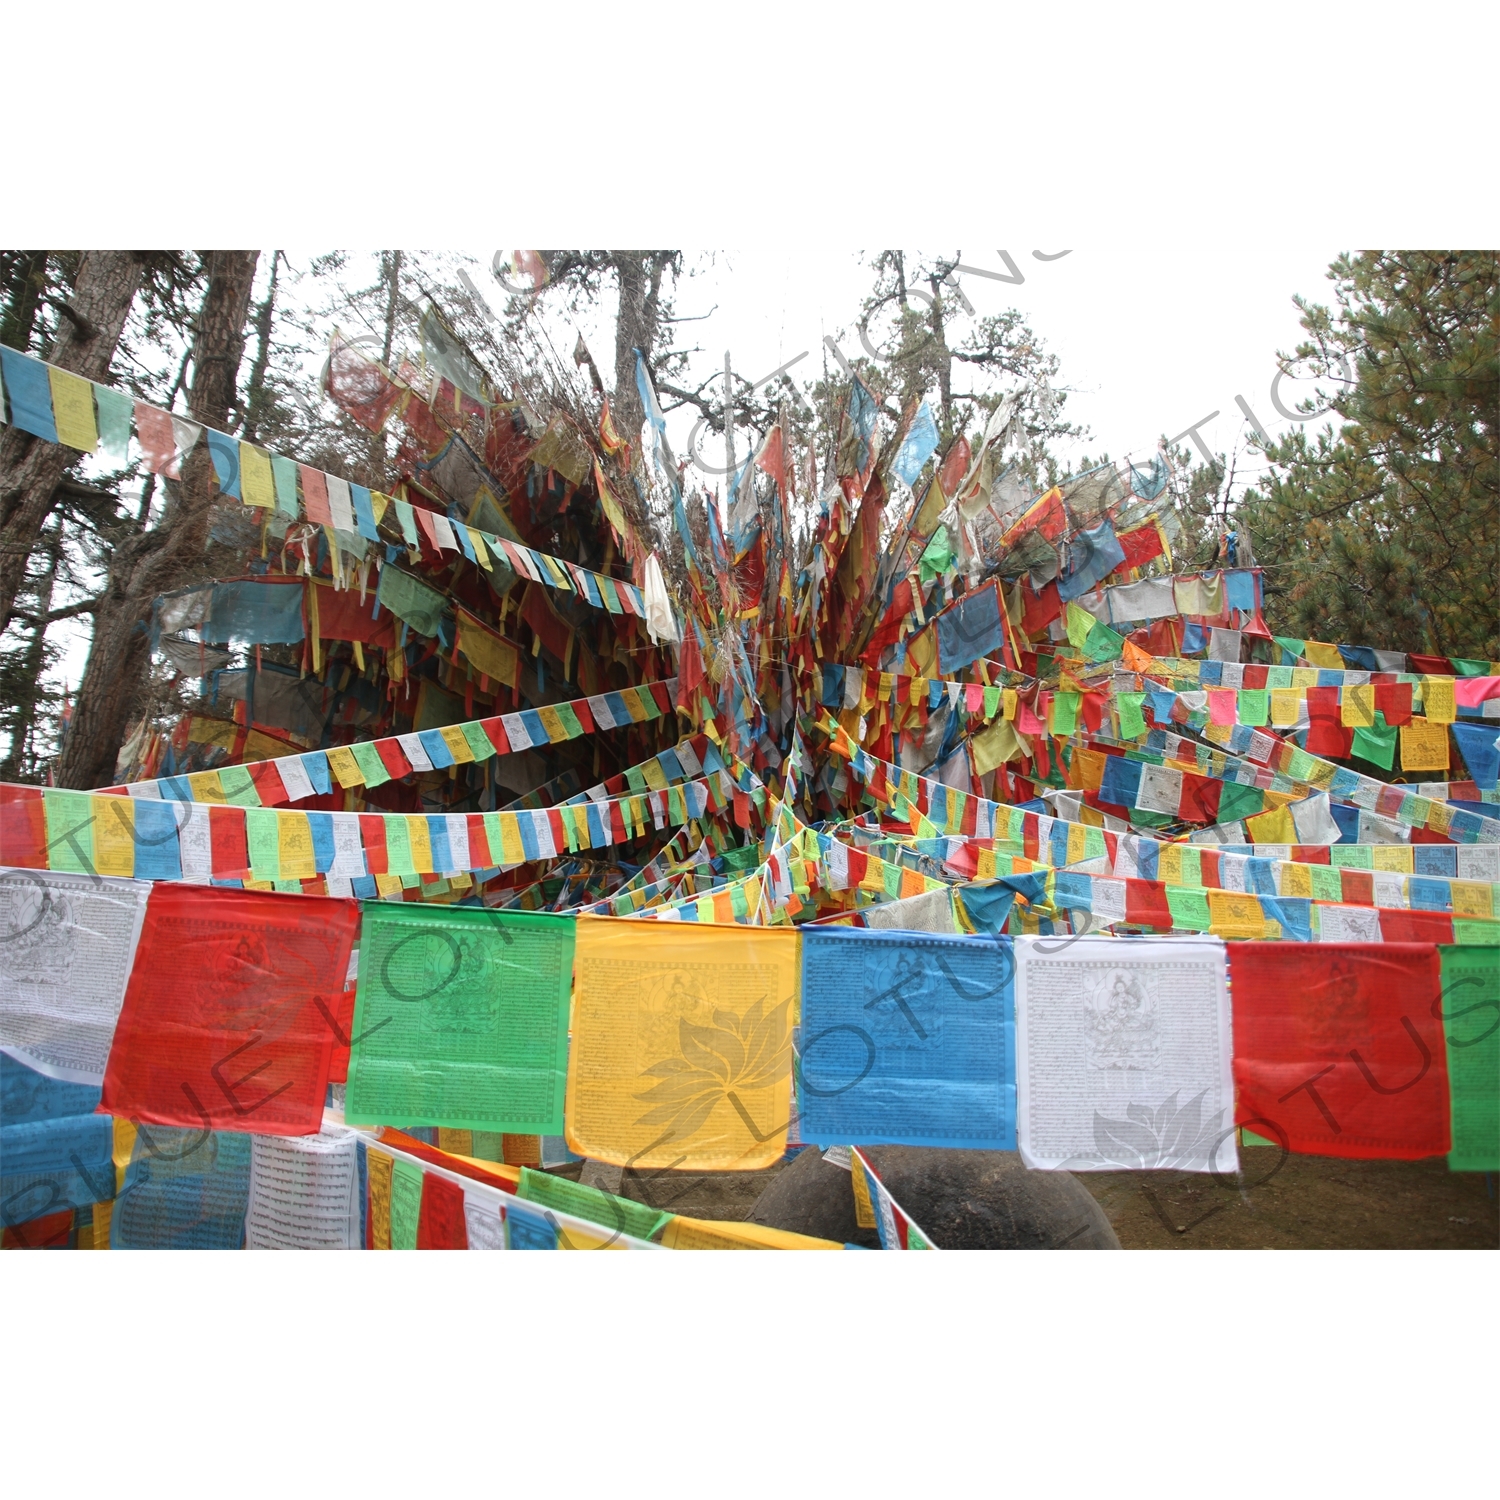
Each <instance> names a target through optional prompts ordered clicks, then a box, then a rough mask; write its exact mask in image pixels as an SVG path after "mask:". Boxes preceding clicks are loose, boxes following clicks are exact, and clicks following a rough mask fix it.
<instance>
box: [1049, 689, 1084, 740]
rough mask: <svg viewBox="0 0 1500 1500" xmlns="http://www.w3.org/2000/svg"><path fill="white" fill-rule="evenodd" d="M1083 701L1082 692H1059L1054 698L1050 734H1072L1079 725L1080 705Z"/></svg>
mask: <svg viewBox="0 0 1500 1500" xmlns="http://www.w3.org/2000/svg"><path fill="white" fill-rule="evenodd" d="M1082 701H1083V695H1082V694H1081V693H1058V694H1057V695H1056V696H1055V697H1054V698H1053V699H1052V723H1051V724H1050V725H1049V726H1048V729H1047V733H1048V734H1072V733H1073V731H1074V729H1075V728H1077V725H1078V705H1079V703H1081V702H1082Z"/></svg>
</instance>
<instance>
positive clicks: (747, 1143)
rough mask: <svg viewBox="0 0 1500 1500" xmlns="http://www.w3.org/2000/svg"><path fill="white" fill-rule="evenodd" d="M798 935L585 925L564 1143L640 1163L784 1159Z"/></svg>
mask: <svg viewBox="0 0 1500 1500" xmlns="http://www.w3.org/2000/svg"><path fill="white" fill-rule="evenodd" d="M797 941H798V934H797V933H796V932H795V931H790V930H785V929H775V928H757V927H741V926H687V925H680V924H676V923H672V924H661V923H637V922H631V921H629V920H628V919H626V920H621V919H618V918H611V917H592V916H582V917H579V918H578V919H577V950H576V953H575V959H574V980H573V1044H572V1055H571V1058H570V1060H569V1065H568V1091H567V1107H566V1110H565V1117H566V1121H567V1131H566V1133H567V1141H568V1146H569V1148H570V1149H571V1150H573V1151H576V1152H578V1153H579V1155H581V1156H588V1157H591V1158H593V1159H595V1160H598V1161H605V1162H610V1163H612V1164H615V1165H619V1166H625V1165H629V1166H631V1167H633V1168H653V1167H665V1168H670V1169H674V1170H700V1171H752V1170H754V1169H756V1168H758V1167H766V1166H770V1165H771V1164H772V1163H773V1162H775V1161H777V1160H779V1158H780V1157H781V1155H782V1152H783V1151H784V1150H785V1147H786V1132H787V1124H788V1121H789V1116H790V1097H791V1074H792V1036H791V1034H792V1026H793V1025H794V1024H795V1019H796V1012H797V1002H798V995H799V985H798V972H797V957H798V955H797Z"/></svg>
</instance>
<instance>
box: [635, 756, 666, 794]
mask: <svg viewBox="0 0 1500 1500" xmlns="http://www.w3.org/2000/svg"><path fill="white" fill-rule="evenodd" d="M641 775H642V776H644V777H645V778H646V785H647V786H649V787H650V788H651V790H652V791H653V792H664V791H666V789H667V786H668V782H667V773H666V772H665V771H664V770H662V768H661V762H660V761H659V760H657V759H656V758H655V757H654V756H653V757H652V758H651V759H650V760H648V761H645V762H643V763H642V765H641Z"/></svg>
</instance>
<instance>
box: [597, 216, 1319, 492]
mask: <svg viewBox="0 0 1500 1500" xmlns="http://www.w3.org/2000/svg"><path fill="white" fill-rule="evenodd" d="M1034 248H1037V249H1040V250H1041V251H1042V252H1043V253H1044V254H1047V255H1055V254H1057V253H1058V251H1060V250H1064V249H1067V248H1068V247H1067V246H1058V245H1043V246H1038V247H1032V246H1012V247H1010V255H1011V258H1012V260H1013V261H1014V262H1015V264H1016V266H1017V267H1018V268H1019V270H1020V273H1021V274H1022V275H1023V276H1024V277H1025V280H1024V282H1023V283H1022V284H1021V285H1019V286H1016V285H1010V284H1006V283H1002V282H998V281H990V280H986V279H984V278H982V277H978V276H965V277H963V278H962V282H963V287H964V290H965V292H966V294H967V295H968V298H969V300H970V302H972V303H973V305H974V308H975V313H976V315H977V316H981V317H982V316H984V315H986V314H989V313H998V312H1001V311H1003V310H1004V309H1006V308H1007V307H1015V308H1017V309H1019V310H1020V311H1021V313H1022V314H1023V315H1024V316H1025V318H1026V320H1027V321H1028V322H1029V323H1030V325H1031V328H1032V330H1033V332H1035V333H1036V334H1038V335H1039V336H1040V337H1041V338H1042V339H1043V340H1044V341H1045V343H1046V345H1047V347H1048V348H1049V349H1051V350H1052V351H1053V352H1055V353H1056V354H1057V355H1058V356H1059V358H1060V359H1061V362H1062V368H1061V371H1060V372H1059V377H1058V382H1059V384H1060V385H1061V386H1062V387H1064V388H1066V389H1067V390H1068V391H1069V393H1070V394H1069V397H1068V404H1067V407H1066V412H1067V415H1068V417H1069V418H1070V419H1071V420H1072V421H1074V422H1075V423H1078V424H1080V425H1083V426H1086V427H1088V428H1089V429H1090V431H1091V436H1090V437H1089V438H1088V439H1087V441H1086V442H1085V443H1082V444H1080V445H1078V447H1077V448H1076V449H1075V450H1074V451H1073V452H1072V453H1071V454H1069V453H1068V452H1067V451H1066V450H1061V451H1059V455H1058V456H1059V458H1060V459H1061V460H1064V464H1065V467H1071V465H1070V464H1067V463H1066V460H1067V459H1068V458H1069V457H1073V458H1081V457H1082V456H1083V455H1084V454H1085V453H1087V454H1090V455H1095V456H1097V455H1098V454H1099V453H1100V452H1101V451H1107V452H1108V453H1109V454H1110V455H1111V456H1112V457H1114V458H1120V457H1122V456H1123V455H1124V454H1125V453H1127V452H1132V451H1135V452H1138V451H1140V450H1142V449H1146V450H1150V449H1152V448H1153V447H1154V446H1155V443H1156V440H1157V438H1158V437H1160V436H1161V435H1163V434H1165V435H1166V436H1167V437H1173V436H1175V435H1177V434H1178V433H1181V432H1183V431H1184V429H1186V428H1187V427H1189V426H1190V425H1191V424H1193V423H1195V422H1197V421H1199V420H1200V419H1201V418H1203V417H1206V416H1208V415H1209V414H1210V413H1212V412H1215V411H1217V412H1218V416H1217V417H1216V418H1214V420H1212V421H1210V422H1208V423H1206V424H1205V425H1204V426H1203V427H1202V428H1201V429H1200V431H1201V433H1202V435H1203V437H1204V439H1205V440H1206V442H1207V443H1208V445H1209V447H1210V449H1211V450H1212V451H1214V452H1220V451H1227V450H1228V449H1230V448H1231V447H1232V446H1233V445H1234V443H1235V441H1236V440H1237V438H1239V437H1240V436H1241V435H1242V433H1243V429H1244V426H1245V419H1244V417H1243V415H1242V414H1241V412H1240V410H1239V408H1238V407H1237V406H1236V404H1235V399H1234V398H1235V396H1236V395H1240V396H1243V397H1244V399H1245V401H1246V403H1247V404H1248V405H1249V407H1250V408H1251V410H1252V411H1254V412H1255V414H1256V416H1257V417H1258V418H1259V420H1260V421H1261V422H1262V423H1263V424H1264V425H1265V427H1266V428H1267V429H1268V430H1269V431H1271V432H1272V433H1273V434H1274V433H1278V432H1280V431H1282V430H1284V429H1285V428H1286V427H1288V426H1289V425H1290V424H1289V423H1288V422H1287V421H1286V420H1285V419H1284V418H1282V417H1280V416H1279V415H1278V414H1277V412H1276V410H1275V408H1274V407H1273V406H1272V404H1271V401H1270V398H1269V388H1270V385H1271V381H1272V379H1273V377H1274V376H1275V375H1276V370H1277V366H1276V354H1277V351H1278V350H1281V351H1285V352H1286V353H1290V352H1291V350H1292V349H1293V347H1294V346H1295V345H1296V343H1297V341H1298V339H1299V337H1300V336H1301V329H1300V328H1299V326H1298V313H1297V309H1296V308H1295V307H1294V306H1293V304H1292V298H1293V296H1294V295H1296V294H1298V293H1301V294H1302V295H1304V296H1310V297H1312V298H1314V299H1315V300H1319V301H1323V302H1329V301H1331V300H1332V299H1331V284H1330V283H1329V282H1328V280H1327V278H1326V273H1327V269H1328V265H1329V263H1330V262H1331V261H1332V260H1333V258H1334V256H1335V255H1336V254H1337V253H1338V251H1339V249H1340V248H1342V247H1339V246H1324V247H1321V248H1318V249H1307V250H1277V251H1269V252H1268V251H1264V250H1257V251H1248V250H1247V251H1242V252H1235V251H1226V252H1222V253H1214V254H1211V255H1210V254H1205V253H1203V252H1201V251H1199V250H1194V249H1183V250H1176V251H1174V250H1151V249H1146V248H1141V249H1130V248H1125V249H1120V248H1111V249H1098V248H1095V249H1077V250H1073V251H1071V253H1069V254H1067V255H1066V256H1064V257H1063V258H1061V259H1058V260H1051V261H1047V262H1038V261H1037V260H1035V259H1034V258H1033V256H1032V254H1031V251H1032V249H1034ZM945 253H947V254H950V255H951V254H952V253H953V250H952V248H949V249H948V250H946V252H945ZM869 254H870V253H862V252H856V251H844V252H835V251H826V250H811V251H797V252H787V253H781V252H774V251H728V252H725V251H720V252H716V253H715V254H714V255H713V256H712V258H711V259H710V257H708V256H706V255H703V256H699V257H696V258H694V263H693V269H694V273H695V274H694V275H693V276H692V277H690V278H689V277H684V278H683V280H682V281H681V282H680V283H679V288H678V294H677V311H678V313H679V314H680V315H690V314H702V313H707V312H709V310H710V309H715V310H714V311H713V312H712V315H711V316H710V317H709V318H708V320H707V321H706V322H702V323H689V324H685V325H683V327H682V328H681V329H680V330H679V342H680V343H681V344H684V345H686V346H688V347H692V346H694V345H699V346H701V347H702V348H703V349H704V350H705V353H704V354H703V355H702V356H699V357H698V359H697V360H695V365H697V364H699V363H701V364H702V365H703V367H704V368H705V369H707V367H708V366H710V365H714V366H722V363H723V358H724V352H725V351H726V350H728V351H729V352H730V353H731V355H732V358H733V363H734V367H735V369H736V370H737V371H739V372H741V373H743V374H745V375H747V376H748V377H749V378H750V379H752V380H759V379H760V378H761V377H762V376H764V375H767V374H769V373H770V372H771V371H772V370H774V369H776V368H777V367H778V366H780V365H782V364H784V363H785V362H786V361H787V360H789V359H792V358H793V357H794V356H796V355H798V354H800V353H802V352H803V351H804V350H806V351H808V357H807V358H806V359H804V360H802V361H801V362H800V363H799V364H798V365H796V366H794V368H793V370H792V372H791V373H792V374H794V375H797V376H803V377H807V376H810V375H813V374H814V373H820V372H821V368H822V357H823V352H824V351H823V348H822V340H823V338H824V336H825V335H832V336H834V337H837V336H838V333H839V330H840V329H841V328H842V329H844V330H846V331H849V332H850V333H851V334H852V330H853V329H854V326H855V323H856V321H857V317H858V312H859V306H860V301H861V298H862V297H863V296H864V295H865V294H866V293H867V292H868V290H869V288H870V284H871V280H872V272H871V270H870V268H869V265H868V264H867V262H868V259H869ZM963 259H964V263H965V264H968V265H976V266H979V267H982V268H985V269H990V270H995V271H1004V270H1005V265H1004V262H1003V261H1002V260H1001V258H1000V256H999V254H998V253H997V252H996V251H994V250H969V249H967V248H965V249H964V251H963ZM1007 274H1008V273H1007ZM960 332H961V328H960ZM591 342H592V340H591ZM609 347H610V346H606V347H605V348H604V349H603V350H600V349H599V347H598V345H597V344H595V353H596V357H598V356H599V355H600V354H601V353H603V354H604V355H605V356H606V357H607V356H608V352H609ZM844 347H845V351H846V353H847V354H849V355H850V356H851V357H852V356H853V354H854V353H855V352H856V351H857V350H858V347H859V346H858V343H857V336H851V337H850V338H848V339H846V340H845V343H844ZM1307 389H1308V387H1306V386H1303V385H1299V384H1298V383H1296V382H1290V381H1283V382H1282V384H1281V388H1280V391H1279V396H1280V399H1281V402H1282V404H1283V405H1284V406H1286V407H1287V408H1288V409H1291V408H1293V407H1294V405H1295V403H1296V401H1297V400H1298V399H1300V398H1301V396H1302V395H1304V394H1306V391H1307ZM675 425H676V424H674V426H675ZM690 425H691V424H690V423H689V422H684V423H683V424H682V427H683V430H682V432H681V433H680V434H679V433H678V432H676V431H674V432H673V437H674V439H680V441H677V442H675V444H674V446H676V448H677V451H678V453H679V456H680V455H681V454H683V452H684V451H685V444H686V434H687V431H688V429H689V427H690ZM1184 441H1186V440H1184ZM741 451H743V450H741ZM708 456H711V457H712V458H713V460H714V461H715V462H722V459H720V458H719V457H718V455H717V453H711V454H710V455H708Z"/></svg>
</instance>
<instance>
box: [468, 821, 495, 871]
mask: <svg viewBox="0 0 1500 1500" xmlns="http://www.w3.org/2000/svg"><path fill="white" fill-rule="evenodd" d="M467 817H468V820H469V863H470V864H471V865H473V866H474V867H475V868H476V869H481V870H487V869H488V868H489V867H490V866H491V865H498V864H499V863H500V860H499V859H498V858H497V857H496V856H495V855H494V854H492V853H491V852H490V838H489V831H488V830H487V829H486V828H485V826H484V814H483V813H469V814H467Z"/></svg>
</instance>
